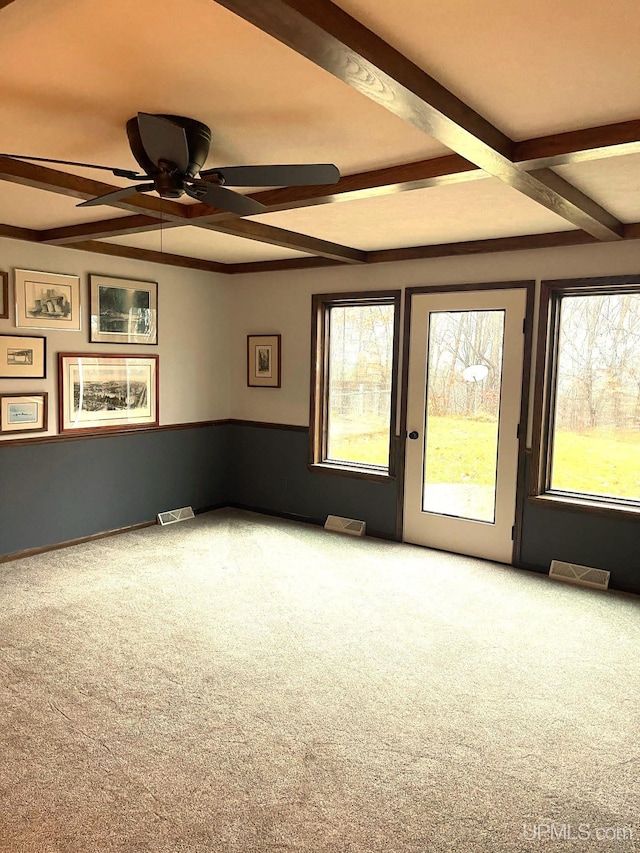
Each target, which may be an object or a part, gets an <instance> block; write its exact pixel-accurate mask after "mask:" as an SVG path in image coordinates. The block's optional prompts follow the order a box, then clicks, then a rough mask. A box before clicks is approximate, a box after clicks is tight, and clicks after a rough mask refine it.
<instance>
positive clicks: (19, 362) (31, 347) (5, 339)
mask: <svg viewBox="0 0 640 853" xmlns="http://www.w3.org/2000/svg"><path fill="white" fill-rule="evenodd" d="M46 374H47V339H46V338H44V337H42V338H40V337H27V336H23V335H0V379H44V378H45V377H46Z"/></svg>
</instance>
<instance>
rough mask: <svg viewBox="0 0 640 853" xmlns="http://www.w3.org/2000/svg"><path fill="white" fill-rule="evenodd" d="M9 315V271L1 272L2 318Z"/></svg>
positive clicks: (4, 318)
mask: <svg viewBox="0 0 640 853" xmlns="http://www.w3.org/2000/svg"><path fill="white" fill-rule="evenodd" d="M8 316H9V273H8V272H0V320H6V319H7V318H8Z"/></svg>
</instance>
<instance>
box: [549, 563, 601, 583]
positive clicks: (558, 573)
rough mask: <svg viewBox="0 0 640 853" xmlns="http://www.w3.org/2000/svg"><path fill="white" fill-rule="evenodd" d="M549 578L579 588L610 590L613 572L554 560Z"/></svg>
mask: <svg viewBox="0 0 640 853" xmlns="http://www.w3.org/2000/svg"><path fill="white" fill-rule="evenodd" d="M549 577H550V578H554V580H558V581H565V582H566V583H575V584H578V585H579V586H590V587H593V588H594V589H608V587H609V578H610V577H611V572H605V570H604V569H592V568H590V567H589V566H577V565H576V564H575V563H564V562H563V561H562V560H552V561H551V568H550V569H549Z"/></svg>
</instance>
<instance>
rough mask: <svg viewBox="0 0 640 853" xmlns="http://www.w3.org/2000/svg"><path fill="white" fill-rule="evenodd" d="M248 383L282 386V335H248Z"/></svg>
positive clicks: (257, 386)
mask: <svg viewBox="0 0 640 853" xmlns="http://www.w3.org/2000/svg"><path fill="white" fill-rule="evenodd" d="M247 385H248V386H249V387H255V388H279V387H280V335H247Z"/></svg>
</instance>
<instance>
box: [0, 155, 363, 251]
mask: <svg viewBox="0 0 640 853" xmlns="http://www.w3.org/2000/svg"><path fill="white" fill-rule="evenodd" d="M0 180H7V181H10V182H11V183H17V184H21V185H23V186H29V187H34V188H36V189H40V190H45V191H48V192H54V193H59V194H62V195H66V196H71V197H73V198H82V199H86V198H95V197H96V196H99V195H103V194H105V193H108V192H111V191H112V190H114V189H117V187H114V186H112V185H110V184H104V183H102V182H101V181H94V180H91V179H89V178H83V177H80V176H79V175H73V174H69V173H67V172H61V171H58V170H57V169H50V168H48V167H47V166H40V165H37V164H34V163H27V162H24V161H22V160H14V159H12V158H11V157H0ZM109 206H110V207H118V208H122V209H124V210H130V211H133V212H134V213H135V214H143V216H142V218H141V219H137V220H136V218H135V217H125V219H126V221H124V222H119V221H118V219H115V220H114V221H113V223H112V224H111V225H109V224H108V221H107V222H105V221H104V220H101V221H100V222H98V223H88V224H87V223H84V224H79V225H71V226H67V227H63V228H54V229H48V230H45V231H43V232H39V233H40V237H41V239H42V241H43V242H47V243H55V244H56V245H72V246H73V245H75V244H77V243H78V242H81V243H82V242H87V241H90V240H91V238H94V239H95V238H98V237H106V236H115V235H116V234H118V233H120V234H122V233H138V232H139V231H140V230H145V231H150V230H156V229H159V228H162V227H176V226H182V225H189V224H190V222H189V219H188V213H187V211H188V208H189V206H188V205H181V204H178V203H177V202H173V201H167V200H166V199H161V198H158V197H156V196H148V195H143V194H140V193H134V194H133V195H132V197H131V198H128V199H122V200H120V201H117V202H115V203H113V204H110V205H109ZM153 213H155V214H156V216H155V217H153V216H152V217H150V216H149V214H153ZM158 215H159V216H158ZM153 219H155V220H156V221H155V222H154V221H152V220H153ZM137 226H140V227H137ZM199 227H203V228H206V229H208V230H211V231H220V232H222V233H225V234H231V235H233V236H235V237H242V238H245V239H250V240H258V241H260V242H262V243H270V244H271V245H275V246H283V247H285V248H287V249H295V250H297V251H300V252H305V253H309V254H318V255H321V256H322V257H328V258H331V259H334V260H342V261H343V262H344V263H363V262H364V260H365V259H366V253H365V252H360V251H358V250H357V249H351V248H350V247H348V246H340V245H338V244H336V243H329V242H328V241H326V240H317V239H316V238H314V237H309V236H307V235H306V234H297V233H296V232H294V231H285V230H284V229H283V228H273V227H272V226H270V225H265V224H263V223H258V222H250V221H248V220H244V219H241V218H239V217H232V218H231V219H230V220H229V221H228V222H224V223H221V224H220V225H216V224H208V223H205V224H202V225H200V226H199Z"/></svg>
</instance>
